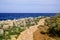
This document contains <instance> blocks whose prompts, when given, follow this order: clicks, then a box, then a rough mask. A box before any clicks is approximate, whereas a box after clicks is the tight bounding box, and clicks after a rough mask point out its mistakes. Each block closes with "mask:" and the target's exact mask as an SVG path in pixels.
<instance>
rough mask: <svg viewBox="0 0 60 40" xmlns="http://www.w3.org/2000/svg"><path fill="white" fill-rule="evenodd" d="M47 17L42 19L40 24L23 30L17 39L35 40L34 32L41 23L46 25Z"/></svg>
mask: <svg viewBox="0 0 60 40" xmlns="http://www.w3.org/2000/svg"><path fill="white" fill-rule="evenodd" d="M44 22H45V19H40V21H39V22H38V25H34V26H31V27H30V28H29V29H26V30H25V31H23V32H22V33H21V34H20V36H19V37H18V39H17V40H34V39H33V33H34V32H35V31H36V30H38V26H39V25H44Z"/></svg>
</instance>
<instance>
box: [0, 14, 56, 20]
mask: <svg viewBox="0 0 60 40" xmlns="http://www.w3.org/2000/svg"><path fill="white" fill-rule="evenodd" d="M54 15H56V13H0V20H7V19H11V20H13V19H14V18H15V19H18V18H25V17H38V16H54Z"/></svg>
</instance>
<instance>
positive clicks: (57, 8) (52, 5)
mask: <svg viewBox="0 0 60 40" xmlns="http://www.w3.org/2000/svg"><path fill="white" fill-rule="evenodd" d="M59 2H60V0H0V13H57V12H60V3H59Z"/></svg>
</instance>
